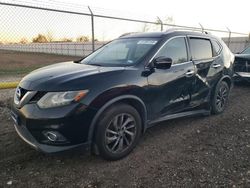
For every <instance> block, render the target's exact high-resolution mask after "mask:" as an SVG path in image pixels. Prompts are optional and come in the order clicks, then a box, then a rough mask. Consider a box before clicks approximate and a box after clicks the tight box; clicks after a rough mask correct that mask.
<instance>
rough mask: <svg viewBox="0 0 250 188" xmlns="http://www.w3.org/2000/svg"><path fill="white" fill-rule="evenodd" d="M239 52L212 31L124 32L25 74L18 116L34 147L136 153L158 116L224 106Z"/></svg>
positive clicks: (15, 107)
mask: <svg viewBox="0 0 250 188" xmlns="http://www.w3.org/2000/svg"><path fill="white" fill-rule="evenodd" d="M233 62H234V56H233V54H232V53H231V52H230V50H229V49H228V48H227V46H226V45H225V44H224V42H223V41H222V40H220V39H217V38H215V37H213V36H211V35H208V34H202V33H198V32H186V31H178V30H175V31H174V30H170V31H166V32H157V33H142V34H132V35H131V34H130V35H126V36H122V37H120V38H118V39H116V40H114V41H112V42H110V43H108V44H106V45H105V46H103V47H102V48H100V49H98V50H97V51H95V52H94V53H92V54H90V55H89V56H87V57H86V58H84V59H82V60H79V61H77V62H64V63H59V64H54V65H51V66H47V67H44V68H41V69H38V70H36V71H33V72H32V73H30V74H28V75H27V76H26V77H24V78H23V79H22V80H21V82H20V84H19V86H18V87H17V89H16V93H15V96H14V103H13V107H12V112H11V116H12V118H13V120H14V122H15V129H16V131H17V133H18V134H19V135H20V137H21V138H22V139H23V140H25V141H26V142H27V143H28V144H30V145H31V146H33V147H34V148H36V149H38V150H40V151H43V152H47V153H53V152H59V151H63V150H68V149H72V148H76V147H82V146H85V147H87V148H91V151H94V152H95V153H97V154H100V155H101V156H102V157H104V158H105V159H109V160H117V159H120V158H122V157H124V156H126V155H127V154H129V153H130V152H131V151H132V150H133V148H134V147H135V146H136V144H137V143H138V141H139V138H140V136H141V135H142V134H143V133H144V132H145V130H146V129H147V128H148V127H150V126H152V125H154V124H157V123H158V122H161V121H165V120H168V119H173V118H178V117H183V116H189V115H198V114H199V115H207V114H210V113H213V114H219V113H221V112H223V111H224V109H225V106H226V103H227V100H228V95H229V92H230V88H231V86H232V79H231V78H232V75H233V71H232V67H233V65H232V63H233Z"/></svg>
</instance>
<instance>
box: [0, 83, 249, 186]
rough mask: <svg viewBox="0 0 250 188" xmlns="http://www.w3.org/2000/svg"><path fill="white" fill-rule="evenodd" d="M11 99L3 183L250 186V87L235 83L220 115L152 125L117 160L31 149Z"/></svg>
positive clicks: (0, 120)
mask: <svg viewBox="0 0 250 188" xmlns="http://www.w3.org/2000/svg"><path fill="white" fill-rule="evenodd" d="M0 94H1V91H0ZM10 101H11V100H4V101H1V102H0V187H59V186H63V187H108V188H110V187H150V188H151V187H157V188H158V187H250V85H240V86H235V87H234V89H233V90H232V93H231V96H230V103H229V105H228V108H227V109H226V111H225V112H224V113H223V114H221V115H217V116H207V117H193V118H182V119H178V120H172V121H166V122H163V123H161V124H159V125H158V126H156V127H153V128H151V129H149V130H148V131H147V132H146V134H145V135H144V136H143V137H142V139H141V141H140V143H139V145H138V146H137V147H136V149H135V150H134V152H132V153H131V154H130V155H129V156H128V157H126V158H125V159H123V160H120V161H116V162H108V161H105V160H103V159H101V158H100V157H98V156H91V155H90V154H88V153H84V152H81V151H78V152H74V153H62V154H60V155H52V156H51V155H45V154H42V153H39V152H37V151H35V150H33V149H32V148H30V147H29V146H28V145H27V144H26V143H24V142H23V141H22V140H21V139H20V138H19V137H18V135H17V134H16V132H15V131H14V127H13V122H12V121H11V120H10V118H9V109H8V108H6V106H7V107H8V106H9V105H8V104H9V102H10Z"/></svg>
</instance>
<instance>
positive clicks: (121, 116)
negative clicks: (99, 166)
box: [95, 103, 142, 160]
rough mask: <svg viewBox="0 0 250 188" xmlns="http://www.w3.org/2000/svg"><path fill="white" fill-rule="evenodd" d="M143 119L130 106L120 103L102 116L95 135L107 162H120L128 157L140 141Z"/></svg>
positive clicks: (99, 148) (100, 151) (101, 153)
mask: <svg viewBox="0 0 250 188" xmlns="http://www.w3.org/2000/svg"><path fill="white" fill-rule="evenodd" d="M141 131H142V123H141V117H140V115H139V113H138V111H137V110H136V109H135V108H133V107H132V106H130V105H127V104H123V103H119V104H116V105H113V106H111V107H110V108H108V109H107V110H105V112H104V113H103V114H102V115H101V117H100V119H99V121H98V123H97V129H96V134H95V143H96V145H97V147H98V150H99V153H100V155H101V156H102V157H103V158H105V159H107V160H118V159H121V158H123V157H125V156H126V155H128V154H129V153H130V152H131V151H132V150H133V149H134V147H135V146H136V144H137V143H138V141H139V138H140V135H141Z"/></svg>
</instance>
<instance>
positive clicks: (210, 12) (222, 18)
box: [58, 0, 250, 33]
mask: <svg viewBox="0 0 250 188" xmlns="http://www.w3.org/2000/svg"><path fill="white" fill-rule="evenodd" d="M58 1H62V2H69V1H66V0H58ZM70 2H72V3H78V4H83V5H89V6H95V7H101V8H106V9H114V10H122V11H130V12H139V13H141V14H150V15H157V16H160V17H163V18H164V17H166V16H173V17H174V20H175V23H176V24H180V25H194V26H198V23H201V24H202V25H204V27H209V28H217V29H224V30H225V29H226V27H228V28H230V29H231V30H234V31H238V32H247V33H248V32H250V0H206V1H204V0H153V1H151V0H140V1H139V0H137V1H136V0H71V1H70Z"/></svg>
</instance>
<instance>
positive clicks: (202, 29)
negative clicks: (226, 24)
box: [199, 23, 204, 33]
mask: <svg viewBox="0 0 250 188" xmlns="http://www.w3.org/2000/svg"><path fill="white" fill-rule="evenodd" d="M199 25H200V27H201V32H202V33H204V27H203V25H201V23H199Z"/></svg>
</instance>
